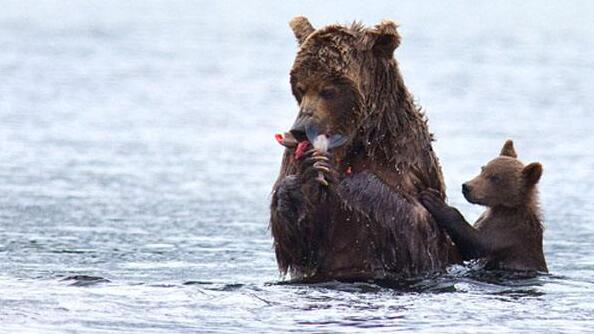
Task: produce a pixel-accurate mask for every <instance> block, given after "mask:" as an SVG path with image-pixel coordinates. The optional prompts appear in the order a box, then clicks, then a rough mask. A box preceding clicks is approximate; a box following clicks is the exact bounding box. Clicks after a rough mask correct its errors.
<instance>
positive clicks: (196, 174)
mask: <svg viewBox="0 0 594 334" xmlns="http://www.w3.org/2000/svg"><path fill="white" fill-rule="evenodd" d="M592 13H594V3H593V2H587V1H581V2H580V1H574V2H564V1H558V2H552V1H546V2H544V1H522V2H517V3H516V4H515V5H512V4H511V3H507V2H506V3H504V2H497V3H495V2H492V1H485V2H476V1H456V2H448V3H447V4H446V3H445V2H441V1H431V2H423V4H416V3H415V2H414V1H410V2H394V1H387V0H386V1H380V2H374V3H373V4H371V3H359V2H355V1H353V2H352V3H346V2H335V3H332V2H324V3H323V4H321V3H319V2H314V1H300V2H299V4H285V3H283V2H281V1H268V2H265V1H259V2H252V3H248V2H247V1H224V2H223V1H216V2H215V1H212V2H201V1H195V2H186V1H125V2H124V1H115V0H112V1H105V0H102V1H85V2H72V1H65V0H64V1H58V0H56V1H32V0H31V1H17V0H14V1H11V0H9V1H3V2H2V4H1V8H0V193H1V196H0V332H3V333H35V332H40V333H52V332H69V333H74V332H88V333H99V332H106V333H107V332H109V333H113V332H125V333H165V332H167V333H174V332H200V333H236V332H259V333H279V332H297V333H306V332H312V333H313V332H315V333H352V332H367V331H369V332H387V333H392V332H397V331H403V332H409V331H418V332H430V333H435V332H444V333H460V332H468V333H489V332H515V333H518V332H524V333H535V332H551V333H555V332H572V333H576V332H588V331H590V332H594V329H593V328H594V320H593V318H594V300H593V296H594V254H593V253H592V250H593V246H594V181H593V180H594V153H593V146H594V131H593V126H594V110H593V108H594V94H593V93H592V92H593V90H592V87H594V25H593V24H592V21H593V19H594V15H593V14H592ZM298 14H305V15H307V16H308V17H309V18H310V20H311V21H312V23H313V24H314V25H316V26H320V25H325V24H329V23H334V22H342V23H346V22H350V21H352V20H353V19H360V20H363V22H364V23H366V24H368V25H372V24H375V23H376V22H378V21H379V20H380V19H381V18H384V17H389V18H393V19H395V20H397V21H399V22H400V23H401V33H402V35H403V42H402V44H401V46H400V48H399V49H398V50H396V57H397V58H398V60H399V61H400V63H401V68H402V71H403V74H404V77H405V81H406V83H407V85H408V86H409V88H410V89H411V91H412V92H413V93H414V94H415V97H416V98H417V100H418V101H419V103H420V104H421V105H423V107H424V108H425V110H426V113H427V115H428V118H429V121H430V123H429V124H430V127H431V130H432V131H433V132H434V133H435V134H436V137H437V138H438V141H437V142H436V144H435V149H436V151H437V153H438V156H439V157H440V159H441V161H442V165H443V169H444V173H445V177H446V182H447V185H448V194H449V197H450V201H451V203H452V204H453V205H455V206H458V207H459V208H460V209H461V210H462V211H463V212H464V213H465V214H466V215H467V216H468V217H469V218H470V219H473V218H475V217H477V216H478V214H479V213H480V212H481V211H482V209H481V208H480V207H477V206H472V205H470V204H468V203H466V202H465V201H464V199H463V197H462V196H461V194H460V193H459V186H460V184H461V183H462V182H464V181H465V180H467V179H469V178H470V177H472V176H474V175H475V174H476V173H477V172H478V170H479V167H480V166H481V165H482V164H483V163H484V162H486V161H488V160H490V159H491V158H493V157H494V156H495V155H496V154H497V153H498V152H499V148H500V147H501V145H502V144H503V142H504V140H505V139H506V138H513V139H514V140H515V143H516V148H517V150H518V152H519V154H520V158H522V159H523V160H524V161H526V162H529V161H536V160H538V161H541V162H542V163H543V165H544V167H545V173H544V176H543V179H542V183H541V188H540V190H541V202H542V207H543V210H544V215H545V218H546V219H545V226H546V231H545V243H544V247H545V253H546V257H547V260H548V264H549V269H550V272H551V275H549V276H541V277H538V278H535V279H530V280H506V279H493V278H492V277H491V278H489V279H485V278H481V277H477V276H476V275H473V274H472V273H471V272H469V270H468V269H465V268H463V267H453V268H451V269H450V272H449V274H448V275H445V276H443V277H440V278H435V279H430V280H425V281H420V282H409V283H407V284H403V286H401V287H398V288H387V287H379V286H376V285H372V284H339V283H327V284H321V285H290V284H289V285H287V284H279V283H280V282H282V278H281V277H280V276H279V275H278V272H277V270H276V263H275V260H274V255H273V251H272V248H271V245H272V241H271V238H270V236H269V231H268V230H267V226H268V215H269V211H268V203H269V200H270V188H271V186H272V183H273V182H274V179H275V177H276V174H277V171H278V168H279V165H280V157H281V153H282V150H281V147H280V146H279V145H278V144H276V142H275V141H274V139H273V134H274V133H276V132H278V131H282V130H285V129H287V128H288V127H289V125H290V124H291V123H292V121H293V118H294V116H295V114H296V110H297V108H296V104H295V102H294V101H293V99H292V97H291V95H290V90H289V85H288V71H289V68H290V66H291V63H292V61H293V57H294V54H295V51H296V45H295V42H294V37H293V35H292V33H291V31H290V30H289V28H288V26H287V22H288V20H289V19H290V18H291V17H292V16H295V15H298Z"/></svg>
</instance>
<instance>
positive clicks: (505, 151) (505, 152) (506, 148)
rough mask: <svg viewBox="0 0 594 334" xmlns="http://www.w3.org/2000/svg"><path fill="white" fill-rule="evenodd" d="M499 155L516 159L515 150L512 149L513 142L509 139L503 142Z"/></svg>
mask: <svg viewBox="0 0 594 334" xmlns="http://www.w3.org/2000/svg"><path fill="white" fill-rule="evenodd" d="M499 155H500V156H504V157H512V158H517V157H518V155H517V154H516V150H515V149H514V142H513V141H512V140H511V139H508V140H506V141H505V144H503V148H502V149H501V153H499Z"/></svg>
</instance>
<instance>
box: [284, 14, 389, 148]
mask: <svg viewBox="0 0 594 334" xmlns="http://www.w3.org/2000/svg"><path fill="white" fill-rule="evenodd" d="M290 26H291V28H292V29H293V32H294V34H295V37H296V38H297V42H298V43H299V51H298V52H297V56H296V58H295V62H294V64H293V68H292V69H291V88H292V92H293V95H294V96H295V99H296V100H297V103H298V105H299V112H298V114H297V118H296V120H295V123H294V124H293V126H292V128H291V131H290V132H291V134H292V135H293V136H294V137H295V138H296V139H297V140H304V139H305V135H306V133H305V132H306V129H307V128H312V127H313V128H315V129H316V132H317V133H325V134H328V135H333V134H340V135H342V136H344V137H346V138H347V139H349V140H350V141H352V140H353V139H354V137H355V136H357V130H358V129H359V128H360V127H361V124H362V122H363V121H364V120H365V117H366V116H367V115H366V113H367V112H369V111H368V110H366V108H364V107H363V106H364V105H365V103H366V98H367V97H368V96H369V95H370V94H369V91H370V89H376V87H375V86H376V85H375V81H374V80H376V79H379V80H381V79H383V78H375V77H374V76H373V75H371V71H370V70H369V69H370V68H372V67H373V66H374V65H376V64H377V63H378V62H380V63H384V62H386V63H387V62H395V61H394V59H393V52H394V49H396V47H397V46H398V45H399V44H400V36H399V35H398V33H397V31H396V28H397V26H396V24H395V23H394V22H391V21H382V22H381V23H379V24H378V25H376V26H375V27H372V28H366V27H363V26H362V25H359V24H353V25H352V26H342V25H330V26H326V27H323V28H320V29H317V30H316V29H314V28H313V26H312V25H311V24H310V23H309V21H308V20H307V19H306V18H305V17H296V18H294V19H293V20H291V22H290Z"/></svg>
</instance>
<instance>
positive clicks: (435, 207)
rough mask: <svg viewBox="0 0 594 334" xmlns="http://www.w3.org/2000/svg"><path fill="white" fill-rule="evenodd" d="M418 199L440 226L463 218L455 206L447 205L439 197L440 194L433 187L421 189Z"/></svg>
mask: <svg viewBox="0 0 594 334" xmlns="http://www.w3.org/2000/svg"><path fill="white" fill-rule="evenodd" d="M419 199H420V201H421V204H423V206H424V207H425V209H427V211H429V212H430V213H431V215H432V216H433V218H434V219H435V221H436V222H437V223H438V224H439V225H441V226H448V225H450V224H451V223H453V222H455V221H458V220H460V219H462V220H463V219H464V217H462V215H461V214H460V212H459V211H458V210H457V209H456V208H453V207H451V206H449V205H447V204H446V202H444V200H443V199H442V198H441V194H440V193H439V192H437V191H435V190H433V189H430V190H425V191H423V192H422V193H421V194H420V197H419Z"/></svg>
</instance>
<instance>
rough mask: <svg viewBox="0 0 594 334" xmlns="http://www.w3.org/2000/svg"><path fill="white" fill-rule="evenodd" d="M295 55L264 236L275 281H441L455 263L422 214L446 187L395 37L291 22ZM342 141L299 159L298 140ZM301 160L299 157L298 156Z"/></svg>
mask: <svg viewBox="0 0 594 334" xmlns="http://www.w3.org/2000/svg"><path fill="white" fill-rule="evenodd" d="M290 26H291V28H292V29H293V31H294V33H295V36H296V37H297V40H298V43H299V45H300V47H299V51H298V53H297V57H296V58H295V63H294V65H293V68H292V70H291V74H290V77H291V87H292V91H293V95H294V96H295V98H296V100H297V102H298V103H299V108H300V109H299V114H298V115H297V119H296V121H295V124H294V125H293V128H292V129H291V131H290V132H289V133H287V135H288V136H290V137H291V139H292V140H284V141H283V140H281V141H282V142H283V144H285V146H287V149H286V150H285V153H284V157H283V161H282V166H281V171H280V175H279V177H278V180H277V181H276V183H275V185H274V189H273V194H272V204H271V221H270V225H271V230H272V236H273V238H274V248H275V252H276V259H277V262H278V266H279V269H280V271H281V272H282V273H283V274H286V273H289V274H291V277H292V278H293V279H296V280H304V281H324V280H343V281H355V280H383V279H398V278H402V277H410V276H414V275H418V274H420V273H427V272H437V271H442V270H444V268H445V266H446V265H447V264H449V263H452V262H453V261H457V260H458V253H457V251H456V249H455V247H454V246H453V244H452V242H451V241H450V240H449V238H448V237H447V236H446V235H445V234H444V233H443V232H442V231H440V229H439V228H438V227H437V225H436V224H435V222H434V221H433V220H432V218H431V215H430V214H429V213H428V212H427V211H426V210H425V208H424V207H423V206H422V205H421V204H420V203H419V202H418V200H417V195H418V194H419V193H420V192H421V191H423V190H425V189H427V188H434V189H437V190H438V191H439V192H441V193H442V195H443V194H444V184H443V177H442V174H441V169H440V166H439V162H438V159H437V157H436V156H435V154H434V152H433V150H432V147H431V140H432V137H431V134H430V133H429V131H428V129H427V122H426V120H425V117H424V115H423V114H422V113H421V112H420V108H419V107H417V106H416V105H415V104H414V102H413V98H412V96H411V94H410V93H409V92H408V90H407V88H406V86H405V85H404V82H403V80H402V76H401V75H400V72H399V70H398V64H397V62H396V60H395V59H394V57H393V52H394V50H395V49H396V47H398V45H399V44H400V36H399V35H398V32H397V31H396V27H397V26H396V25H395V24H394V23H393V22H391V21H383V22H381V23H380V24H378V25H376V26H375V27H374V28H365V27H363V26H362V25H360V24H353V25H351V26H341V25H330V26H327V27H324V28H321V29H318V30H315V29H314V28H313V27H312V25H311V24H310V23H309V21H308V20H307V19H306V18H304V17H296V18H294V19H293V20H291V22H290ZM311 128H314V129H316V131H317V132H318V133H322V134H326V135H328V136H330V135H340V136H343V138H346V143H344V144H343V145H341V146H339V147H337V148H334V149H331V150H330V151H329V152H324V151H320V150H315V149H310V150H309V151H308V152H306V153H305V154H304V155H303V156H302V157H300V158H299V159H298V158H296V154H295V151H296V146H297V147H299V146H302V145H297V142H305V141H306V138H307V136H306V130H308V129H311ZM299 155H300V154H297V156H299Z"/></svg>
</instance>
